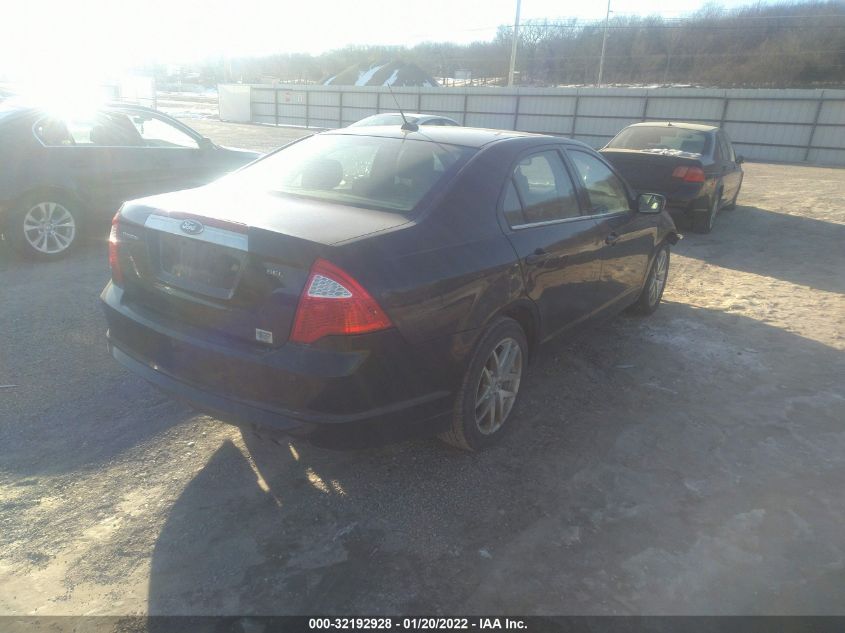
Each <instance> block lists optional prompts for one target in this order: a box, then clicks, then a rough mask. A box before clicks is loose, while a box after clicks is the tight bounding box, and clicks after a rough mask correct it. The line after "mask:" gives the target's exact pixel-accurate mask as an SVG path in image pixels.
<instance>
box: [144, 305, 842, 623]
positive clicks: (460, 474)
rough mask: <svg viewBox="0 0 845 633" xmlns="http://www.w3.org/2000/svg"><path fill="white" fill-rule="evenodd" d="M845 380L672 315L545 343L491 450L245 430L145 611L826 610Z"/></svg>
mask: <svg viewBox="0 0 845 633" xmlns="http://www.w3.org/2000/svg"><path fill="white" fill-rule="evenodd" d="M844 368H845V365H843V358H842V354H841V352H839V351H837V350H834V349H832V348H830V347H827V346H825V345H822V344H820V343H817V342H814V341H811V340H808V339H806V338H802V337H800V336H797V335H795V334H792V333H789V332H786V331H784V330H781V329H777V328H774V327H771V326H769V325H766V324H763V323H760V322H757V321H754V320H751V319H748V318H746V317H741V316H737V315H731V314H726V313H723V312H719V311H713V310H707V309H697V308H694V307H691V306H688V305H685V304H680V303H665V304H664V305H663V306H662V307H661V310H659V311H658V313H657V314H656V315H654V317H653V318H652V319H650V320H639V319H632V318H624V317H623V318H619V319H617V320H615V321H613V322H610V323H606V324H603V325H598V326H596V327H595V328H593V329H592V330H590V331H588V332H586V333H584V334H583V335H582V336H581V337H579V338H578V339H576V340H568V341H560V342H556V343H553V344H550V345H547V346H546V347H545V348H543V349H542V350H541V352H540V353H539V356H538V358H537V360H536V361H535V363H534V364H533V366H532V369H531V375H530V376H529V378H528V380H527V381H525V382H524V391H523V396H522V401H521V403H520V405H519V407H518V409H517V410H516V411H515V415H517V416H518V421H519V426H518V428H516V429H515V430H514V432H513V433H512V435H511V436H510V437H509V438H507V440H506V441H505V442H504V443H503V444H501V445H500V446H498V447H496V448H494V449H492V450H490V451H487V452H484V453H480V454H464V453H461V452H458V451H455V450H452V449H449V448H447V447H445V446H443V445H441V444H439V443H438V442H437V441H435V440H423V441H413V442H405V443H400V444H396V445H392V446H387V447H381V448H372V449H366V450H356V451H346V452H343V451H332V450H327V449H320V448H316V447H314V446H311V445H309V444H308V443H305V442H302V441H298V440H291V441H290V442H289V443H287V442H283V443H282V444H281V445H276V444H272V443H269V442H267V441H266V440H259V439H258V438H256V437H255V436H254V435H252V434H251V433H249V432H244V434H243V436H242V439H243V442H242V443H240V442H233V441H226V442H225V443H224V444H222V445H221V446H220V447H219V449H218V450H217V451H216V452H215V453H214V454H213V455H212V457H211V458H210V459H209V460H208V462H207V463H206V464H205V466H204V468H202V470H201V471H200V472H198V473H197V475H196V476H195V477H194V478H193V479H192V480H191V481H190V483H189V484H188V485H187V486H186V487H185V489H184V491H183V492H182V494H181V496H180V497H179V498H178V500H177V501H176V502H175V504H174V505H173V506H172V508H171V510H170V513H169V516H168V518H167V520H166V523H165V525H164V527H163V529H162V530H161V532H160V534H159V536H158V540H157V542H156V545H155V549H154V553H153V557H152V564H151V570H150V582H149V603H148V607H149V613H150V614H151V615H155V614H204V615H207V614H253V615H260V614H302V613H320V614H338V613H405V614H407V613H428V614H438V613H441V614H442V613H446V614H448V613H486V614H490V613H497V614H503V613H523V614H524V613H534V614H585V613H594V614H626V613H721V614H726V613H741V614H751V613H790V612H807V613H809V612H812V613H831V612H832V610H833V611H835V610H836V609H841V605H842V604H845V602H843V598H845V595H843V589H842V587H843V586H845V585H843V583H842V580H843V579H842V571H841V570H842V568H841V563H840V564H838V566H837V564H836V563H835V561H837V560H838V561H841V555H842V551H845V536H843V534H842V531H841V524H842V521H843V520H845V510H843V508H845V503H843V492H842V487H841V482H842V479H843V476H845V459H843V457H842V455H843V451H842V448H843V446H845V434H843V430H842V426H841V420H842V419H843V416H845V407H843V403H845V399H843V394H842V393H841V385H839V384H838V383H837V380H836V377H837V376H841V375H842V371H843V369H844ZM714 403H719V406H718V407H717V406H714ZM731 403H734V404H731ZM830 561H834V563H831V562H830ZM837 605H839V606H837Z"/></svg>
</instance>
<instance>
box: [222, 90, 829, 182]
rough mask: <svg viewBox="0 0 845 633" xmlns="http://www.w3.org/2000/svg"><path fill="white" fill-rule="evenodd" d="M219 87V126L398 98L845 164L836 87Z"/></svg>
mask: <svg viewBox="0 0 845 633" xmlns="http://www.w3.org/2000/svg"><path fill="white" fill-rule="evenodd" d="M247 87H248V91H247V90H245V88H247ZM219 90H220V104H221V109H220V112H221V119H224V120H235V119H232V118H228V119H227V117H226V116H224V108H223V105H224V104H225V105H226V108H225V111H226V112H235V111H238V112H239V119H238V120H242V121H251V122H253V123H264V124H270V125H295V126H302V127H309V128H336V127H343V126H346V125H349V124H350V123H353V122H354V121H357V120H359V119H362V118H364V117H366V116H369V115H371V114H376V113H379V112H395V111H396V110H397V107H396V101H397V100H398V102H399V103H400V104H401V106H402V108H404V109H405V110H406V111H414V112H425V113H430V114H442V115H445V116H449V117H451V118H453V119H455V120H457V121H458V122H459V123H461V124H463V125H467V126H473V127H488V128H498V129H506V130H522V131H525V132H541V133H546V134H558V135H563V136H568V137H571V138H576V139H578V140H581V141H584V142H585V143H587V144H589V145H592V146H593V147H601V146H603V145H604V144H605V143H606V142H607V141H608V140H610V138H611V137H613V136H614V135H615V134H616V133H617V132H618V131H619V130H621V129H622V128H623V127H625V126H626V125H630V124H631V123H637V122H639V121H665V120H675V121H691V122H697V123H706V124H711V125H718V126H721V127H723V128H724V129H725V130H726V131H727V133H728V135H729V136H730V137H731V140H732V141H733V143H734V146H735V147H736V149H737V152H738V153H740V154H742V155H743V156H745V157H746V158H751V159H755V160H762V161H783V162H809V163H813V164H825V165H843V166H845V90H760V89H735V90H718V89H702V88H636V89H634V88H631V89H629V88H396V89H394V91H393V95H391V94H390V92H389V91H388V90H387V88H383V87H355V86H348V87H347V86H285V85H278V86H275V85H256V84H253V85H250V86H244V85H237V86H234V85H221V86H220V87H219ZM237 91H239V92H240V94H235V93H236V92H237ZM247 92H248V94H247ZM394 97H395V99H394ZM247 99H248V109H247ZM236 102H237V103H236ZM247 112H248V115H247Z"/></svg>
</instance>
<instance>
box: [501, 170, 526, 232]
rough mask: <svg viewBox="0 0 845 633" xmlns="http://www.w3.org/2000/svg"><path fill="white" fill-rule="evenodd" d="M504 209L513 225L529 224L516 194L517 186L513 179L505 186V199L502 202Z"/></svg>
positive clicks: (509, 222)
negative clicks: (514, 184)
mask: <svg viewBox="0 0 845 633" xmlns="http://www.w3.org/2000/svg"><path fill="white" fill-rule="evenodd" d="M502 211H504V214H505V219H506V220H507V221H508V224H510V225H511V226H519V225H521V224H527V222H526V221H525V215H524V214H523V213H522V203H521V202H520V201H519V196H518V195H517V194H516V187H514V186H513V180H508V184H507V185H506V187H505V199H504V201H503V202H502Z"/></svg>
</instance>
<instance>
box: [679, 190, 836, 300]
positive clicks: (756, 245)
mask: <svg viewBox="0 0 845 633" xmlns="http://www.w3.org/2000/svg"><path fill="white" fill-rule="evenodd" d="M683 233H684V236H685V237H686V238H687V239H684V240H683V241H681V242H680V243H679V244H678V245H677V246H676V247H675V248H674V250H675V251H676V252H677V253H678V254H679V255H683V256H686V257H691V258H694V259H700V260H702V261H706V262H707V263H708V264H712V265H714V266H721V267H723V268H730V269H732V270H738V271H743V272H748V273H754V274H757V275H762V276H765V277H774V278H776V279H781V280H783V281H787V282H790V283H794V284H799V285H802V286H807V287H809V288H816V289H819V290H825V291H828V292H836V293H840V294H845V275H843V274H842V270H843V268H845V250H843V246H842V245H843V243H845V225H843V224H835V223H833V222H825V221H823V220H815V219H812V218H808V217H801V216H796V215H787V214H784V213H777V212H775V211H769V210H767V209H761V208H759V207H753V206H743V205H739V206H737V208H736V209H735V210H733V211H722V212H720V213H719V216H718V217H717V218H716V224H715V227H714V229H713V232H712V233H711V234H710V235H696V234H694V233H692V232H691V231H690V230H688V229H686V230H683ZM767 236H772V237H771V238H770V237H767ZM836 253H839V255H838V256H837V255H836ZM817 254H822V255H823V256H817Z"/></svg>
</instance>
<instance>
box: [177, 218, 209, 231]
mask: <svg viewBox="0 0 845 633" xmlns="http://www.w3.org/2000/svg"><path fill="white" fill-rule="evenodd" d="M179 228H180V229H182V232H183V233H187V234H188V235H199V234H200V233H202V232H203V231H204V230H205V227H204V226H203V225H202V222H197V221H196V220H185V221H183V222H182V224H180V225H179Z"/></svg>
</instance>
